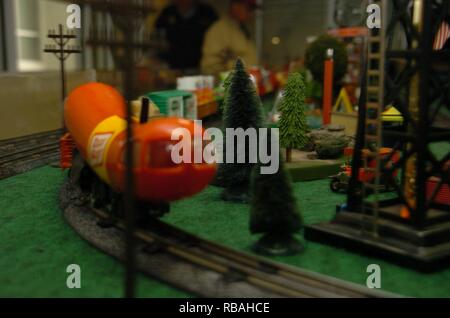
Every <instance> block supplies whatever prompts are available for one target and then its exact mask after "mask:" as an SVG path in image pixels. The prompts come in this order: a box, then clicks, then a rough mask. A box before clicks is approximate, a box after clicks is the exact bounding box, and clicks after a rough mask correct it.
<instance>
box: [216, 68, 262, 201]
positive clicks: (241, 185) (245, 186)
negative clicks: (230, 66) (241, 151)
mask: <svg viewBox="0 0 450 318" xmlns="http://www.w3.org/2000/svg"><path fill="white" fill-rule="evenodd" d="M230 76H231V77H229V81H228V83H227V84H226V85H227V86H226V87H225V89H226V93H225V98H226V100H225V101H224V110H223V125H224V131H226V128H234V129H236V128H242V129H244V130H246V129H248V128H256V129H258V128H260V127H262V114H261V108H262V106H261V101H260V99H259V97H258V96H257V94H256V90H255V86H254V84H253V82H252V81H251V79H250V76H249V75H248V73H247V72H246V70H245V67H244V64H243V63H242V61H241V60H240V59H238V60H237V62H236V66H235V69H234V70H233V72H232V75H230ZM234 145H235V149H234V163H227V162H225V161H224V163H223V164H221V165H220V166H219V169H218V170H219V171H218V175H217V177H216V181H217V183H218V184H219V185H221V186H223V187H224V188H225V190H224V192H223V193H222V198H223V199H224V200H226V201H235V202H247V201H248V192H249V187H250V177H251V171H252V168H253V166H254V165H255V164H252V163H249V156H250V154H249V149H248V148H249V147H248V145H247V146H246V149H245V155H246V160H245V163H236V159H237V149H236V148H237V143H236V142H235V143H234ZM223 149H224V151H223V154H224V160H225V152H226V151H225V149H227V147H226V142H225V141H224V147H223ZM228 150H230V149H228Z"/></svg>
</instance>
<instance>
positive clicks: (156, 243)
mask: <svg viewBox="0 0 450 318" xmlns="http://www.w3.org/2000/svg"><path fill="white" fill-rule="evenodd" d="M92 211H93V212H94V214H95V215H96V216H97V217H98V218H99V219H100V220H103V221H107V222H109V223H110V224H112V225H114V226H115V227H117V228H118V229H120V230H125V224H124V222H123V221H122V220H121V219H119V218H114V217H111V216H110V215H109V214H107V213H106V212H104V211H101V210H96V209H92ZM135 237H136V239H137V240H139V241H141V242H143V243H145V244H146V245H147V246H148V247H149V250H150V251H151V252H152V253H162V252H165V253H168V254H170V255H173V256H176V257H177V258H180V259H182V260H183V261H186V262H189V263H191V264H194V265H196V266H200V267H203V268H206V269H209V270H213V271H215V272H217V273H220V274H222V275H224V276H225V277H227V278H228V279H230V280H232V281H233V280H234V281H245V282H247V283H248V284H250V285H253V286H256V287H259V288H262V289H264V290H267V291H268V292H270V293H271V294H276V295H279V296H280V297H301V298H313V297H321V298H337V297H339V298H341V297H344V298H376V297H398V295H395V294H391V293H387V292H382V291H376V290H373V289H369V288H367V287H364V286H361V285H357V284H353V283H349V282H345V281H342V280H339V279H336V278H333V277H329V276H325V275H321V274H317V273H313V272H309V271H306V270H303V269H299V268H296V267H292V266H289V265H285V264H280V263H277V262H273V261H270V260H268V259H265V258H262V257H258V256H255V255H251V254H247V253H244V252H241V251H237V250H234V249H231V248H229V247H226V246H224V245H221V244H217V243H214V242H211V241H207V240H204V239H202V238H200V237H198V236H195V235H193V234H190V233H188V232H185V231H183V230H181V229H179V228H177V227H174V226H172V225H169V224H167V223H165V222H163V221H161V220H158V219H152V220H151V221H149V222H148V224H145V226H143V227H141V228H138V229H137V230H136V231H135Z"/></svg>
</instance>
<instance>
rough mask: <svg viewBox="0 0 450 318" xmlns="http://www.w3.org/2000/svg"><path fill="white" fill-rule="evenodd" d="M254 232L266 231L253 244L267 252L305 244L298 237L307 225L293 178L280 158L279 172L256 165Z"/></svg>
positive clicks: (293, 251) (291, 250) (289, 250)
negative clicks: (295, 192) (293, 187)
mask: <svg viewBox="0 0 450 318" xmlns="http://www.w3.org/2000/svg"><path fill="white" fill-rule="evenodd" d="M251 189H252V190H251V201H250V202H251V208H250V232H251V233H253V234H263V235H262V237H261V238H260V239H259V241H257V242H256V243H255V244H254V245H253V249H254V251H255V252H257V253H260V254H265V255H292V254H296V253H298V252H300V251H301V250H302V246H301V244H300V242H299V241H298V240H296V238H295V236H294V235H295V234H297V233H298V232H299V231H300V229H301V228H302V225H303V220H302V217H301V214H300V213H299V210H298V208H297V205H296V200H295V198H294V195H293V193H292V186H291V180H290V178H289V176H288V175H287V173H286V171H285V169H284V167H283V163H282V161H281V158H280V166H279V169H278V171H277V172H276V173H275V174H261V171H260V169H259V167H258V166H257V167H255V169H254V170H253V173H252V182H251Z"/></svg>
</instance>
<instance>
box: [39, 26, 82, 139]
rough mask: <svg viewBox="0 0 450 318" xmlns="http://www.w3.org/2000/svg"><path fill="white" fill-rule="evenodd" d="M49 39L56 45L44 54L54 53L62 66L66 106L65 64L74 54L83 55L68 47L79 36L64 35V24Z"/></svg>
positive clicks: (78, 49)
mask: <svg viewBox="0 0 450 318" xmlns="http://www.w3.org/2000/svg"><path fill="white" fill-rule="evenodd" d="M47 38H49V39H52V40H53V41H54V42H55V43H56V45H55V44H47V45H46V46H45V49H44V52H45V53H53V54H54V55H55V56H56V57H57V58H58V60H59V62H60V65H61V99H62V103H63V104H64V100H65V99H66V95H67V88H66V74H65V67H64V62H65V60H66V59H67V58H68V57H69V56H70V54H72V53H81V49H80V48H79V47H76V46H70V45H68V44H69V42H70V40H72V39H76V38H77V36H76V35H75V33H74V32H73V31H70V32H69V33H64V30H63V26H62V24H60V25H59V29H58V33H56V32H55V30H49V31H48V35H47ZM63 128H64V130H65V123H64V122H63Z"/></svg>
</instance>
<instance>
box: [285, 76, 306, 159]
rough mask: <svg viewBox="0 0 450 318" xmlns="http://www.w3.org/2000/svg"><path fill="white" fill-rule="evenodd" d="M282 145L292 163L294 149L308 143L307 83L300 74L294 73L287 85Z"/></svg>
mask: <svg viewBox="0 0 450 318" xmlns="http://www.w3.org/2000/svg"><path fill="white" fill-rule="evenodd" d="M280 112H281V117H280V121H279V123H278V126H279V128H280V144H281V147H283V148H286V161H287V162H291V161H292V149H298V148H302V147H303V146H305V145H306V143H307V136H306V133H307V132H308V124H307V121H306V114H305V81H304V79H303V76H302V75H301V74H300V73H292V74H291V75H290V76H289V78H288V81H287V83H286V87H285V89H284V93H283V99H282V101H281V106H280Z"/></svg>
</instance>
